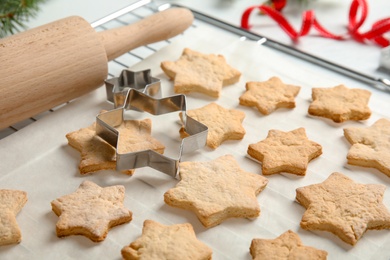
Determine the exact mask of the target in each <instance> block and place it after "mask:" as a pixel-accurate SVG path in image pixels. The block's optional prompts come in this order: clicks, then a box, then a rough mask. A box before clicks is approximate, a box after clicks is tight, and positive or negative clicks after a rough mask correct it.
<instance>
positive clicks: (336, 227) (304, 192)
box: [296, 172, 390, 245]
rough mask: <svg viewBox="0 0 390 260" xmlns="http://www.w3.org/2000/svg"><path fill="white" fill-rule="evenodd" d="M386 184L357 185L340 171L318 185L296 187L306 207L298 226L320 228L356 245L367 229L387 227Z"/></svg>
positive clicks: (388, 224) (389, 215)
mask: <svg viewBox="0 0 390 260" xmlns="http://www.w3.org/2000/svg"><path fill="white" fill-rule="evenodd" d="M385 190H386V186H385V185H380V184H359V183H356V182H354V181H353V180H351V179H350V178H348V177H347V176H345V175H343V174H341V173H337V172H335V173H332V174H331V175H330V176H329V177H328V179H326V180H325V181H324V182H322V183H320V184H313V185H309V186H305V187H301V188H298V189H297V190H296V199H297V201H298V202H299V203H300V204H302V206H304V207H305V208H306V211H305V213H304V215H303V217H302V220H301V227H302V228H303V229H306V230H323V231H329V232H332V233H333V234H335V235H337V236H338V237H339V238H340V239H342V240H343V241H344V242H346V243H348V244H351V245H355V244H356V242H357V241H358V240H359V239H360V238H361V237H362V236H363V234H364V232H365V231H366V230H367V229H390V212H389V211H388V210H387V209H386V207H385V205H384V204H383V203H382V200H383V195H384V192H385Z"/></svg>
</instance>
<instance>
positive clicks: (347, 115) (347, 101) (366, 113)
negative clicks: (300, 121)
mask: <svg viewBox="0 0 390 260" xmlns="http://www.w3.org/2000/svg"><path fill="white" fill-rule="evenodd" d="M370 96H371V92H370V91H368V90H364V89H349V88H347V87H345V86H344V85H338V86H336V87H333V88H313V89H312V98H313V101H312V103H311V104H310V106H309V111H308V112H309V114H310V115H314V116H320V117H326V118H329V119H332V120H333V121H334V122H336V123H341V122H344V121H347V120H365V119H368V118H369V117H370V116H371V110H370V108H369V107H368V102H369V99H370Z"/></svg>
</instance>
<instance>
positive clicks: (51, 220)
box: [0, 23, 390, 260]
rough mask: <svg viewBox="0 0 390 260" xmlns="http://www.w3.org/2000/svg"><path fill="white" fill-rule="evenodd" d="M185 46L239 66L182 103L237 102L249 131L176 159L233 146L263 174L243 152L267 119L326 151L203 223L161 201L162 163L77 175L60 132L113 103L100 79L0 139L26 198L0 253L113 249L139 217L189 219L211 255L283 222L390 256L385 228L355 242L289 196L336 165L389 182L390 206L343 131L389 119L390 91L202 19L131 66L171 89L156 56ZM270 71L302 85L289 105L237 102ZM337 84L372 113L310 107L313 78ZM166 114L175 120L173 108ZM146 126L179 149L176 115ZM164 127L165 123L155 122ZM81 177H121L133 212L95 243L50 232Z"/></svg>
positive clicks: (323, 244)
mask: <svg viewBox="0 0 390 260" xmlns="http://www.w3.org/2000/svg"><path fill="white" fill-rule="evenodd" d="M184 47H189V48H192V49H194V50H197V51H201V52H204V53H219V54H222V55H224V56H225V58H226V60H227V62H228V63H229V64H230V65H232V66H234V67H235V68H237V69H238V70H240V71H241V72H242V77H241V79H240V81H239V82H238V83H237V84H234V85H231V86H227V87H225V88H224V89H223V92H222V96H221V97H220V98H219V99H212V98H209V97H206V96H204V95H200V94H189V95H187V107H188V109H193V108H198V107H201V106H203V105H206V104H208V103H210V102H216V103H218V104H220V105H222V106H224V107H226V108H234V109H240V110H242V111H244V112H245V113H246V118H245V120H244V122H243V126H244V127H245V129H246V131H247V133H246V135H245V137H244V139H243V140H240V141H228V142H225V143H223V144H222V145H221V146H220V147H219V148H217V149H216V150H211V149H209V148H207V147H205V148H203V149H200V150H198V151H196V152H194V153H192V154H186V155H184V156H183V157H182V160H183V161H186V160H198V161H206V160H212V159H215V158H217V157H219V156H221V155H224V154H233V155H234V157H235V158H236V160H237V161H238V163H239V164H240V166H241V167H242V168H243V169H244V170H247V171H250V172H253V173H256V174H261V165H260V164H259V163H258V162H255V161H253V160H251V159H249V158H248V156H247V155H246V150H247V147H248V145H249V144H251V143H255V142H258V141H260V140H263V139H264V138H265V137H266V135H267V133H268V131H269V130H270V129H279V130H284V131H291V130H294V129H296V128H299V127H305V129H306V133H307V136H308V138H309V139H310V140H313V141H315V142H318V143H320V144H321V145H322V147H323V154H322V155H321V156H320V157H319V158H317V159H315V160H313V161H312V162H311V163H310V164H309V166H308V170H307V174H306V176H305V177H295V176H292V175H289V174H277V175H274V176H269V177H268V179H269V184H268V186H267V187H266V189H265V190H264V191H263V192H261V193H260V195H258V201H259V203H260V208H261V214H260V217H258V218H255V219H230V220H227V221H225V222H223V223H222V224H220V225H219V226H216V227H213V228H210V229H206V228H204V227H203V226H202V225H201V223H200V222H199V221H198V219H197V218H196V216H195V214H194V213H192V212H190V211H185V210H181V209H176V208H172V207H170V206H168V205H166V204H165V203H164V201H163V194H164V192H166V191H167V190H168V189H170V188H172V187H174V186H175V185H176V183H177V182H178V180H176V179H174V178H172V177H169V176H167V175H164V174H163V173H160V172H158V171H155V170H152V169H150V168H142V169H137V170H136V173H135V174H134V176H133V177H128V176H126V175H123V174H121V173H118V172H116V171H101V172H97V173H94V174H91V175H86V176H81V175H80V174H79V172H78V168H77V167H78V163H79V160H80V155H79V153H78V152H77V151H76V150H74V149H73V148H71V147H69V146H68V145H67V140H66V138H65V134H66V133H68V132H71V131H74V130H77V129H79V128H82V127H86V126H88V125H90V124H91V123H92V122H93V121H94V120H95V116H96V114H97V113H98V112H99V111H100V110H101V109H111V108H112V106H111V105H110V104H108V103H107V102H106V96H105V89H104V88H103V87H101V88H99V89H98V90H96V91H94V92H92V93H90V94H88V95H86V96H83V97H81V98H79V99H77V100H74V101H73V102H71V103H70V104H68V105H66V106H64V107H63V108H61V109H59V110H57V111H55V112H53V113H51V114H49V115H48V116H46V117H44V118H42V119H40V120H39V121H37V122H35V123H33V124H31V125H29V126H28V127H26V128H24V129H22V130H20V131H18V132H16V133H15V134H13V135H11V136H9V137H7V138H5V139H2V140H0V158H1V162H0V188H4V189H19V190H24V191H26V192H27V193H28V202H27V204H26V206H25V207H24V208H23V209H22V210H21V212H20V213H19V214H18V216H17V221H18V223H19V226H20V228H21V231H22V236H23V238H22V242H21V243H20V244H16V245H10V246H2V247H0V259H120V258H121V254H120V250H121V248H122V247H124V246H125V245H128V244H130V243H131V242H132V241H134V240H135V239H136V238H137V237H139V236H140V235H141V230H142V224H143V221H144V220H146V219H152V220H155V221H158V222H160V223H163V224H168V225H170V224H175V223H184V222H189V223H191V224H192V225H193V226H194V229H195V232H196V235H197V237H198V239H200V240H201V241H203V242H204V243H206V244H207V245H209V246H210V247H211V248H212V249H213V259H251V256H250V254H249V246H250V243H251V240H252V239H253V238H269V239H274V238H276V237H277V236H279V235H280V234H282V233H283V232H285V231H287V230H288V229H291V230H293V231H294V232H297V233H298V234H299V236H300V237H301V239H302V241H303V243H304V244H305V245H308V246H313V247H316V248H319V249H323V250H326V251H327V252H328V253H329V255H328V259H344V260H347V259H389V258H390V250H389V249H388V246H387V245H389V244H390V231H389V230H382V231H375V230H373V231H368V232H367V233H365V234H364V236H363V238H362V239H360V241H359V242H358V243H357V244H356V245H355V246H353V247H352V246H349V245H347V244H346V243H344V242H342V241H341V240H340V239H339V238H338V237H336V236H334V235H333V234H331V233H328V232H319V231H318V232H310V231H306V230H303V229H301V228H300V227H299V222H300V220H301V217H302V214H303V213H304V211H305V209H304V208H303V207H302V206H301V205H299V204H298V203H297V202H295V189H296V188H298V187H302V186H305V185H309V184H314V183H319V182H322V181H323V180H325V179H326V178H327V177H328V176H329V174H331V173H332V172H335V171H338V172H342V173H344V174H345V175H347V176H349V177H350V178H352V179H353V180H355V181H357V182H360V183H367V184H368V183H380V184H384V185H386V186H387V190H386V193H385V198H384V204H385V205H386V206H387V208H390V191H389V185H390V179H389V178H388V177H387V176H385V175H384V174H382V173H380V172H379V171H377V170H374V169H368V168H362V167H355V166H351V165H348V164H347V163H346V154H347V152H348V150H349V148H350V144H349V143H348V142H347V141H346V139H345V138H344V137H343V128H345V127H351V126H361V127H364V126H370V125H372V124H373V123H374V122H375V121H376V120H378V119H380V118H383V117H385V118H388V119H390V111H389V104H390V95H389V94H388V93H384V92H381V91H379V90H375V89H372V88H369V87H368V86H365V85H363V84H360V83H358V82H355V81H353V80H350V79H347V78H343V77H341V76H338V75H335V74H333V73H330V72H328V71H326V70H324V71H323V72H322V73H314V72H312V70H311V68H310V65H309V64H306V63H304V62H300V61H293V60H291V59H290V58H287V57H284V56H283V55H281V54H279V53H276V52H274V51H272V50H269V49H267V48H266V47H262V46H260V45H258V44H257V43H254V42H248V41H242V40H240V39H238V38H237V37H236V36H232V35H230V34H228V33H226V32H223V31H220V30H215V29H214V28H210V27H209V26H206V25H203V24H202V23H199V24H198V26H197V28H192V29H190V30H189V31H188V32H186V33H185V35H184V36H180V37H177V38H176V39H175V41H174V42H173V43H172V44H170V45H168V46H167V47H165V48H163V49H162V50H160V51H158V52H157V53H155V54H154V55H152V56H150V57H149V58H147V59H146V60H144V61H142V62H141V63H139V64H137V65H136V66H134V67H133V68H132V69H134V70H142V69H149V68H150V69H151V70H152V75H153V76H155V77H158V78H160V79H161V80H162V88H163V92H164V95H165V96H166V95H171V94H173V92H172V82H171V81H169V80H168V78H167V77H166V76H165V75H164V74H163V73H162V71H161V69H160V63H161V61H164V60H176V59H178V58H179V56H180V54H181V52H182V50H183V48H184ZM271 76H278V77H280V78H281V79H282V80H283V81H284V82H285V83H288V84H294V85H299V86H301V87H302V89H301V91H300V93H299V95H298V97H297V98H296V108H295V109H292V110H287V109H280V110H277V111H276V112H274V113H272V114H270V115H268V116H263V115H261V114H260V113H259V112H258V111H257V110H256V109H254V108H248V107H243V106H240V105H239V103H238V97H239V96H240V95H241V94H242V93H243V92H244V91H245V83H246V82H247V81H264V80H267V79H268V78H269V77H271ZM338 84H345V85H347V86H348V87H351V88H355V87H356V88H365V89H369V90H370V91H371V92H372V97H371V99H370V104H369V105H370V107H371V109H372V111H373V114H372V116H371V118H370V119H368V120H366V121H363V122H345V123H342V124H336V123H333V122H332V121H330V120H328V119H322V118H315V117H312V116H309V115H308V114H307V109H308V106H309V104H310V102H311V88H312V87H333V86H336V85H338ZM137 116H138V115H137ZM170 118H171V119H172V120H173V121H175V120H178V117H177V118H176V115H174V116H173V117H170ZM153 129H154V131H155V132H156V134H157V135H158V136H165V139H164V143H165V144H166V146H167V147H174V148H169V149H168V151H171V150H172V151H175V149H177V145H178V144H179V137H178V129H179V126H178V124H176V123H175V122H173V124H172V126H171V128H170V127H169V126H168V127H165V128H163V127H162V126H161V125H159V124H158V120H157V123H156V122H155V121H153ZM161 129H164V130H162V131H159V130H161ZM167 129H168V130H167ZM169 129H172V131H169ZM168 132H169V133H168ZM164 133H165V135H164ZM84 180H91V181H94V182H95V183H97V184H98V185H100V186H109V185H117V184H121V185H124V186H125V188H126V198H125V201H124V204H125V206H126V207H127V208H129V209H130V210H131V211H132V212H133V220H132V221H131V222H130V223H128V224H124V225H120V226H117V227H114V228H113V229H112V230H111V231H110V232H109V233H108V236H107V238H106V239H105V241H103V242H101V243H94V242H92V241H91V240H89V239H88V238H85V237H83V236H70V237H65V238H58V237H57V236H56V234H55V225H56V222H57V220H58V217H57V216H56V215H55V214H54V213H53V212H52V211H51V206H50V202H51V201H52V200H54V199H56V198H58V197H61V196H63V195H66V194H69V193H72V192H74V191H75V190H76V189H77V188H78V186H79V185H80V183H81V182H82V181H84Z"/></svg>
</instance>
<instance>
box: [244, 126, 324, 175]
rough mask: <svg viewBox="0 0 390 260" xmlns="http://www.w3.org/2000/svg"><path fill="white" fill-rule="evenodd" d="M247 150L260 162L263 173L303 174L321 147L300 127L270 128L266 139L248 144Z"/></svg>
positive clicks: (318, 153)
mask: <svg viewBox="0 0 390 260" xmlns="http://www.w3.org/2000/svg"><path fill="white" fill-rule="evenodd" d="M247 152H248V154H249V155H250V156H251V157H253V158H255V159H257V160H259V161H260V162H262V172H263V174H264V175H270V174H275V173H281V172H287V173H292V174H296V175H305V174H306V169H307V166H308V163H309V162H310V161H311V160H313V159H314V158H317V157H318V156H320V155H321V154H322V147H321V145H319V144H317V143H315V142H313V141H310V140H309V139H308V138H307V136H306V132H305V129H304V128H302V127H301V128H298V129H295V130H293V131H290V132H283V131H279V130H270V131H269V132H268V136H267V138H266V139H264V140H263V141H260V142H258V143H254V144H250V145H249V146H248V151H247Z"/></svg>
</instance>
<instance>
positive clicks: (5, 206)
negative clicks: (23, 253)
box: [0, 190, 27, 246]
mask: <svg viewBox="0 0 390 260" xmlns="http://www.w3.org/2000/svg"><path fill="white" fill-rule="evenodd" d="M26 202H27V193H26V192H24V191H20V190H0V246H2V245H10V244H15V243H19V242H20V241H21V240H22V234H21V232H20V229H19V226H18V223H17V222H16V215H17V214H18V213H19V211H20V210H21V209H22V208H23V207H24V205H25V204H26Z"/></svg>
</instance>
